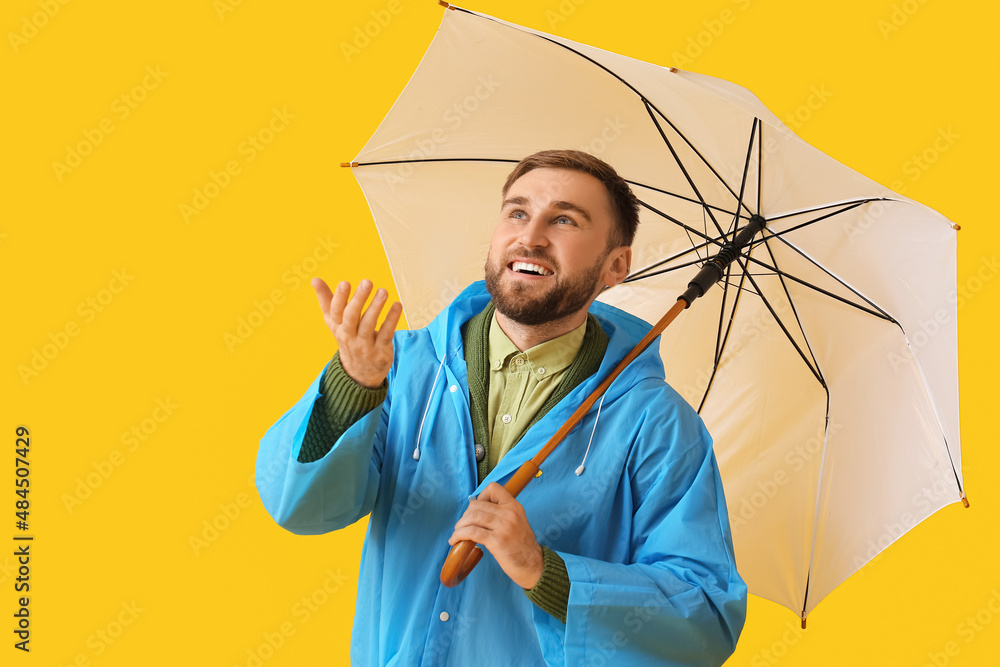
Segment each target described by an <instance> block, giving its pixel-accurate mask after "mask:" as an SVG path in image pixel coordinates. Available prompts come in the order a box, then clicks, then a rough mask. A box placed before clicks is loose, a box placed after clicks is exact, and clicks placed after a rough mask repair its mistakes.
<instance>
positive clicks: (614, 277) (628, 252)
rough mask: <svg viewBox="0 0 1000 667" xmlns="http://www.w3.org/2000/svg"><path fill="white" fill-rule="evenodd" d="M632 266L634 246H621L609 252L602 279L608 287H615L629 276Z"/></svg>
mask: <svg viewBox="0 0 1000 667" xmlns="http://www.w3.org/2000/svg"><path fill="white" fill-rule="evenodd" d="M631 266H632V248H630V247H628V246H621V247H619V248H615V249H614V250H612V251H611V252H610V253H608V258H607V260H606V261H605V263H604V274H603V276H602V278H601V280H602V281H603V282H604V284H605V285H607V286H608V287H614V286H615V285H617V284H618V283H620V282H621V281H623V280H625V278H626V276H628V272H629V268H630V267H631Z"/></svg>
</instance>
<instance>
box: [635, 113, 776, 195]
mask: <svg viewBox="0 0 1000 667" xmlns="http://www.w3.org/2000/svg"><path fill="white" fill-rule="evenodd" d="M642 103H643V104H645V105H646V112H647V113H649V114H650V117H651V118H653V115H652V113H651V112H650V108H652V109H653V110H655V111H656V113H657V114H659V116H660V118H662V119H663V120H664V121H665V122H666V123H667V125H669V126H670V129H672V130H673V131H674V132H676V133H677V136H678V137H680V138H681V139H683V140H684V143H685V144H687V145H688V148H690V149H691V150H692V151H693V152H694V154H695V155H697V156H698V157H699V159H701V161H702V162H704V163H705V166H706V167H708V169H709V171H711V172H712V173H713V174H714V175H715V177H716V178H717V179H719V182H720V183H722V186H723V187H724V188H726V189H727V190H729V194H731V195H732V196H733V197H736V193H735V192H733V189H732V188H731V187H729V184H728V183H726V179H724V178H722V176H721V175H719V172H717V171H716V170H715V167H713V166H712V164H711V163H710V162H709V161H708V160H706V159H705V156H704V155H702V154H701V152H700V151H699V150H698V149H697V148H695V146H694V144H692V143H691V142H690V141H689V140H688V138H687V137H686V136H684V133H683V132H681V131H680V130H679V129H677V126H676V125H674V124H673V123H672V122H671V121H670V119H669V118H667V116H666V114H664V113H663V112H662V111H660V110H659V109H658V108H657V107H656V105H655V104H653V103H652V102H650V101H649V100H647V99H646V98H645V97H643V98H642ZM758 120H759V119H758V118H756V117H755V118H754V121H755V122H756V121H758ZM653 122H654V123H656V129H658V130H659V131H660V135H661V136H663V128H661V127H660V124H659V122H658V121H657V120H656V118H653ZM668 145H669V144H668ZM670 152H673V148H672V147H671V149H670ZM675 157H676V155H675ZM677 163H678V164H679V165H680V160H679V159H678V161H677ZM683 168H684V167H683V166H681V169H683ZM684 175H685V176H687V172H686V171H685V172H684ZM698 196H699V197H701V195H700V194H699V195H698ZM744 208H746V211H747V213H750V214H752V213H753V212H752V211H751V210H750V209H749V208H747V207H746V206H744Z"/></svg>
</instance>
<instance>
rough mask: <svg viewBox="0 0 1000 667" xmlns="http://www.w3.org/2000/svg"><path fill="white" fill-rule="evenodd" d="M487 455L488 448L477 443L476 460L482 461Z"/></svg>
mask: <svg viewBox="0 0 1000 667" xmlns="http://www.w3.org/2000/svg"><path fill="white" fill-rule="evenodd" d="M485 457H486V448H485V447H483V446H482V445H480V444H479V443H478V442H477V443H476V461H482V460H483V459H484V458H485Z"/></svg>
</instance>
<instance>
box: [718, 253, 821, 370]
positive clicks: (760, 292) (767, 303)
mask: <svg viewBox="0 0 1000 667" xmlns="http://www.w3.org/2000/svg"><path fill="white" fill-rule="evenodd" d="M743 259H744V257H743V256H742V255H741V256H738V257H736V261H737V262H739V263H740V267H741V268H742V269H743V273H744V275H746V277H747V280H749V281H750V284H751V285H753V286H754V289H756V290H757V295H758V296H759V297H760V300H761V301H762V302H763V303H764V306H765V307H766V308H767V309H768V311H769V312H770V313H771V317H773V318H774V321H775V322H777V323H778V327H779V328H780V329H781V331H782V332H783V333H784V334H785V337H786V338H787V339H788V342H789V343H791V344H792V347H794V348H795V351H796V352H798V353H799V356H800V357H801V358H802V361H803V363H805V365H806V366H808V367H809V370H810V371H812V374H813V375H814V376H815V377H816V380H817V381H818V382H819V383H820V384H821V385H822V386H823V387H824V388H825V387H826V380H825V379H824V378H823V375H822V374H821V373H820V372H819V369H818V368H814V367H813V365H812V364H810V363H809V359H807V358H806V355H805V354H804V353H803V352H802V348H800V347H799V344H798V343H796V342H795V339H794V338H792V335H791V333H789V331H788V329H787V328H786V327H785V323H784V322H782V321H781V318H780V317H778V313H776V312H775V310H774V307H773V306H772V305H771V302H770V301H768V300H767V297H766V296H764V290H762V289H761V288H760V285H758V284H757V281H756V280H754V279H753V276H752V275H751V274H750V273H749V272H748V271H747V266H746V264H745V263H744V262H743Z"/></svg>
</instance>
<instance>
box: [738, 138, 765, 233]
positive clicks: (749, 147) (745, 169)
mask: <svg viewBox="0 0 1000 667" xmlns="http://www.w3.org/2000/svg"><path fill="white" fill-rule="evenodd" d="M759 126H760V119H758V118H754V119H753V125H752V126H751V127H750V142H749V144H748V145H747V159H746V162H744V163H743V178H742V179H741V180H740V195H739V197H737V198H736V210H739V209H740V208H745V209H746V210H747V212H751V211H750V209H749V208H748V207H747V205H746V204H744V203H743V195H744V194H746V189H747V176H748V175H749V174H750V158H751V157H753V139H754V137H755V136H757V131H758V128H759ZM759 179H760V177H759V175H758V185H759V183H760V180H759ZM757 206H758V207H759V206H760V200H758V202H757ZM739 221H740V218H739V215H737V216H735V219H734V220H733V227H737V226H738V223H739ZM733 234H736V230H735V229H734V230H733Z"/></svg>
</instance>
